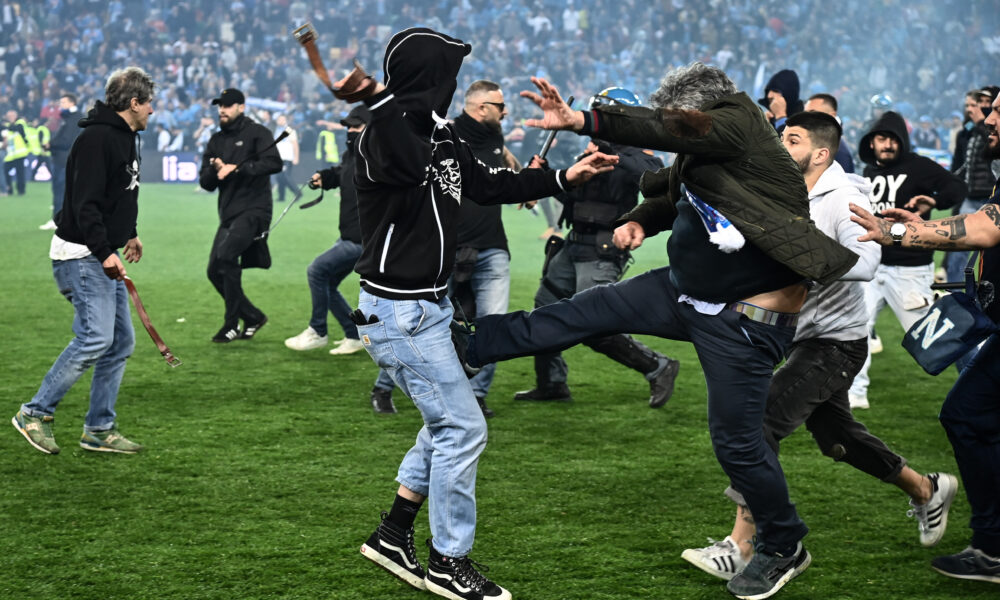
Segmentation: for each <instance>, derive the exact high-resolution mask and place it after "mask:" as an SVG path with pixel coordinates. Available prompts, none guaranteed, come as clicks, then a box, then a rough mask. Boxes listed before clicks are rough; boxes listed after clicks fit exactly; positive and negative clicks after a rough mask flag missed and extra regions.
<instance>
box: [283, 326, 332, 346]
mask: <svg viewBox="0 0 1000 600" xmlns="http://www.w3.org/2000/svg"><path fill="white" fill-rule="evenodd" d="M329 341H330V338H328V337H326V336H325V335H320V334H318V333H316V330H315V329H313V328H312V327H306V329H305V331H303V332H302V333H300V334H299V335H297V336H295V337H290V338H288V339H287V340H285V346H288V347H289V348H291V349H292V350H315V349H316V348H322V347H323V346H326V344H327V343H328V342H329Z"/></svg>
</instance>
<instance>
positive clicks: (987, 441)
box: [941, 334, 1000, 556]
mask: <svg viewBox="0 0 1000 600" xmlns="http://www.w3.org/2000/svg"><path fill="white" fill-rule="evenodd" d="M941 424H942V425H944V430H945V432H946V433H947V434H948V440H949V441H951V447H952V448H953V449H954V451H955V462H957V463H958V470H959V472H960V473H961V474H962V485H963V486H964V487H965V496H966V497H967V498H968V499H969V506H970V507H971V508H972V518H971V519H970V520H969V527H971V528H972V546H973V547H974V548H977V549H979V550H982V551H983V552H985V553H987V554H989V555H991V556H1000V335H998V334H993V336H991V337H990V338H989V339H987V341H986V345H984V346H983V347H982V349H980V350H979V353H978V354H976V357H975V358H973V359H972V361H971V362H970V363H969V366H968V367H966V369H965V370H964V371H962V374H961V375H959V376H958V381H956V382H955V386H954V387H953V388H951V391H950V392H948V397H947V399H945V401H944V406H942V407H941Z"/></svg>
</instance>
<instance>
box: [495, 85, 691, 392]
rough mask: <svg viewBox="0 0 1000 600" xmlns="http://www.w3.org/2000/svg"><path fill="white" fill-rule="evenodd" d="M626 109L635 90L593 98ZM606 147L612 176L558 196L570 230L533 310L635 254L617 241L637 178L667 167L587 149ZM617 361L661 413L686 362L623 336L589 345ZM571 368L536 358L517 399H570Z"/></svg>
mask: <svg viewBox="0 0 1000 600" xmlns="http://www.w3.org/2000/svg"><path fill="white" fill-rule="evenodd" d="M601 104H624V105H627V106H639V105H641V102H640V100H639V97H638V96H636V95H635V94H633V93H632V92H630V91H628V90H626V89H624V88H620V87H612V88H608V89H606V90H602V91H601V92H600V93H599V94H598V95H596V96H594V97H593V99H592V102H591V106H598V105H601ZM598 149H600V150H601V151H602V152H604V153H605V154H614V155H617V156H618V166H617V167H616V168H615V170H614V171H612V172H610V173H605V174H603V175H598V176H597V177H594V178H593V179H591V180H590V181H588V182H587V184H586V185H583V186H580V187H578V188H575V189H572V190H570V191H568V192H566V193H564V194H561V195H559V196H556V198H557V199H558V200H559V201H560V202H561V203H562V206H563V211H562V215H560V217H559V222H560V224H564V225H566V227H568V228H569V233H568V234H567V236H566V241H565V243H564V244H563V243H560V242H561V239H560V238H555V239H553V238H550V239H549V242H548V244H547V245H546V260H545V265H544V267H543V269H542V281H541V285H539V286H538V291H537V292H536V293H535V308H538V307H539V306H545V305H547V304H552V303H554V302H558V301H559V300H562V299H563V298H569V297H570V296H572V295H573V294H575V293H577V292H582V291H583V290H586V289H589V288H592V287H594V286H595V285H603V284H608V283H614V282H616V281H618V280H620V279H621V277H622V274H623V273H624V269H625V266H626V264H627V263H628V260H629V257H630V255H629V252H628V251H627V250H620V249H618V248H617V247H615V245H614V244H613V243H612V242H611V237H612V233H613V231H614V223H615V221H616V220H617V219H618V217H620V216H622V215H623V214H625V213H627V212H628V211H630V210H632V209H633V208H635V205H636V203H637V202H638V199H639V177H641V176H642V174H643V172H645V171H656V170H657V169H662V168H663V162H661V161H660V159H659V158H656V157H655V156H653V153H652V152H648V151H643V150H641V149H639V148H635V147H633V146H624V145H621V144H609V143H607V142H602V141H600V140H595V141H591V142H590V144H588V145H587V149H586V152H587V153H588V154H589V153H592V152H596V151H597V150H598ZM584 344H586V345H587V346H589V347H590V348H591V349H593V350H596V351H597V352H600V353H601V354H604V355H605V356H607V357H608V358H610V359H611V360H614V361H617V362H619V363H621V364H622V365H624V366H626V367H629V368H631V369H634V370H636V371H638V372H640V373H642V374H643V375H644V376H645V378H646V381H648V382H649V406H650V407H651V408H660V407H661V406H663V405H664V404H666V403H667V400H669V399H670V395H671V394H672V393H673V391H674V381H675V379H676V378H677V372H678V370H679V369H680V363H679V362H678V361H676V360H673V359H671V358H668V357H666V356H664V355H663V354H660V353H659V352H656V351H654V350H651V349H650V348H648V347H647V346H646V345H645V344H643V343H641V342H639V341H638V340H636V339H635V338H633V337H632V336H630V335H626V334H623V333H619V334H616V335H609V336H604V337H596V338H593V339H589V340H587V341H585V342H584ZM568 374H569V367H568V366H567V365H566V361H565V360H564V359H563V357H562V354H561V353H560V352H553V353H544V354H536V355H535V387H534V388H533V389H530V390H525V391H522V392H517V393H516V394H514V399H515V400H533V401H557V402H567V401H569V400H571V399H572V396H571V395H570V389H569V386H568V385H567V383H566V381H567V377H568Z"/></svg>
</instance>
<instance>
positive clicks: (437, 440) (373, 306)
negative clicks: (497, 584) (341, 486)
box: [358, 290, 486, 556]
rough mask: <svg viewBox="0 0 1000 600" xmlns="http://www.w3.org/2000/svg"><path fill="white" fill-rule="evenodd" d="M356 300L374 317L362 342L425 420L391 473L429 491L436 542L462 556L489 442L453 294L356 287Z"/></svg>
mask: <svg viewBox="0 0 1000 600" xmlns="http://www.w3.org/2000/svg"><path fill="white" fill-rule="evenodd" d="M358 308H359V309H360V311H361V312H362V313H363V314H364V315H365V317H366V318H370V317H371V316H372V315H377V318H378V319H379V321H378V322H376V323H372V324H369V325H361V326H359V327H358V333H359V334H360V336H361V341H362V343H363V344H364V346H365V349H366V350H367V351H368V354H370V355H371V357H372V359H374V361H375V363H376V364H378V366H379V367H381V368H382V369H384V370H385V371H387V372H388V374H389V375H390V376H391V377H392V380H393V381H394V382H395V383H396V385H398V386H399V387H400V389H402V390H403V393H405V394H406V395H407V396H409V397H410V399H411V400H413V403H414V404H415V405H416V407H417V409H418V410H419V411H420V415H421V416H422V417H423V420H424V425H423V427H421V428H420V432H419V433H418V434H417V441H416V443H415V444H414V445H413V447H412V448H410V450H409V452H407V453H406V456H405V457H403V462H402V463H401V464H400V465H399V472H398V474H397V476H396V481H398V482H399V483H400V484H401V485H403V486H405V487H406V488H407V489H409V490H412V491H414V492H416V493H418V494H421V495H423V496H426V497H427V504H428V513H429V518H430V526H431V535H433V536H434V539H433V544H434V548H435V549H436V550H437V551H438V552H440V553H441V554H444V555H445V556H465V555H467V554H468V553H469V551H471V550H472V543H473V541H474V539H475V534H476V467H477V466H478V464H479V455H480V454H481V453H482V451H483V449H484V448H485V447H486V419H484V418H483V413H482V411H480V409H479V405H478V404H477V403H476V397H475V395H474V394H473V393H472V386H471V385H470V384H469V380H468V379H467V378H466V376H465V372H464V371H463V370H462V365H461V364H460V363H459V361H458V357H457V355H456V354H455V348H454V346H453V345H452V342H451V330H450V328H449V326H450V324H451V320H452V313H453V309H452V306H451V301H450V300H449V299H448V298H442V299H441V300H439V301H437V302H431V301H428V300H390V299H387V298H380V297H378V296H374V295H372V294H369V293H368V292H366V291H364V290H361V294H360V298H359V299H358Z"/></svg>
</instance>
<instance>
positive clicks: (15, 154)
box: [3, 119, 30, 162]
mask: <svg viewBox="0 0 1000 600" xmlns="http://www.w3.org/2000/svg"><path fill="white" fill-rule="evenodd" d="M13 124H14V125H18V124H19V125H21V127H23V128H24V132H25V133H27V132H28V123H27V122H26V121H25V120H24V119H18V120H16V121H14V123H13ZM28 154H30V152H29V151H28V141H27V140H25V139H24V136H23V135H21V134H20V133H18V132H16V131H14V130H12V129H10V130H8V131H7V156H6V157H4V159H3V161H4V162H13V161H15V160H18V159H20V158H24V157H25V156H28Z"/></svg>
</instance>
